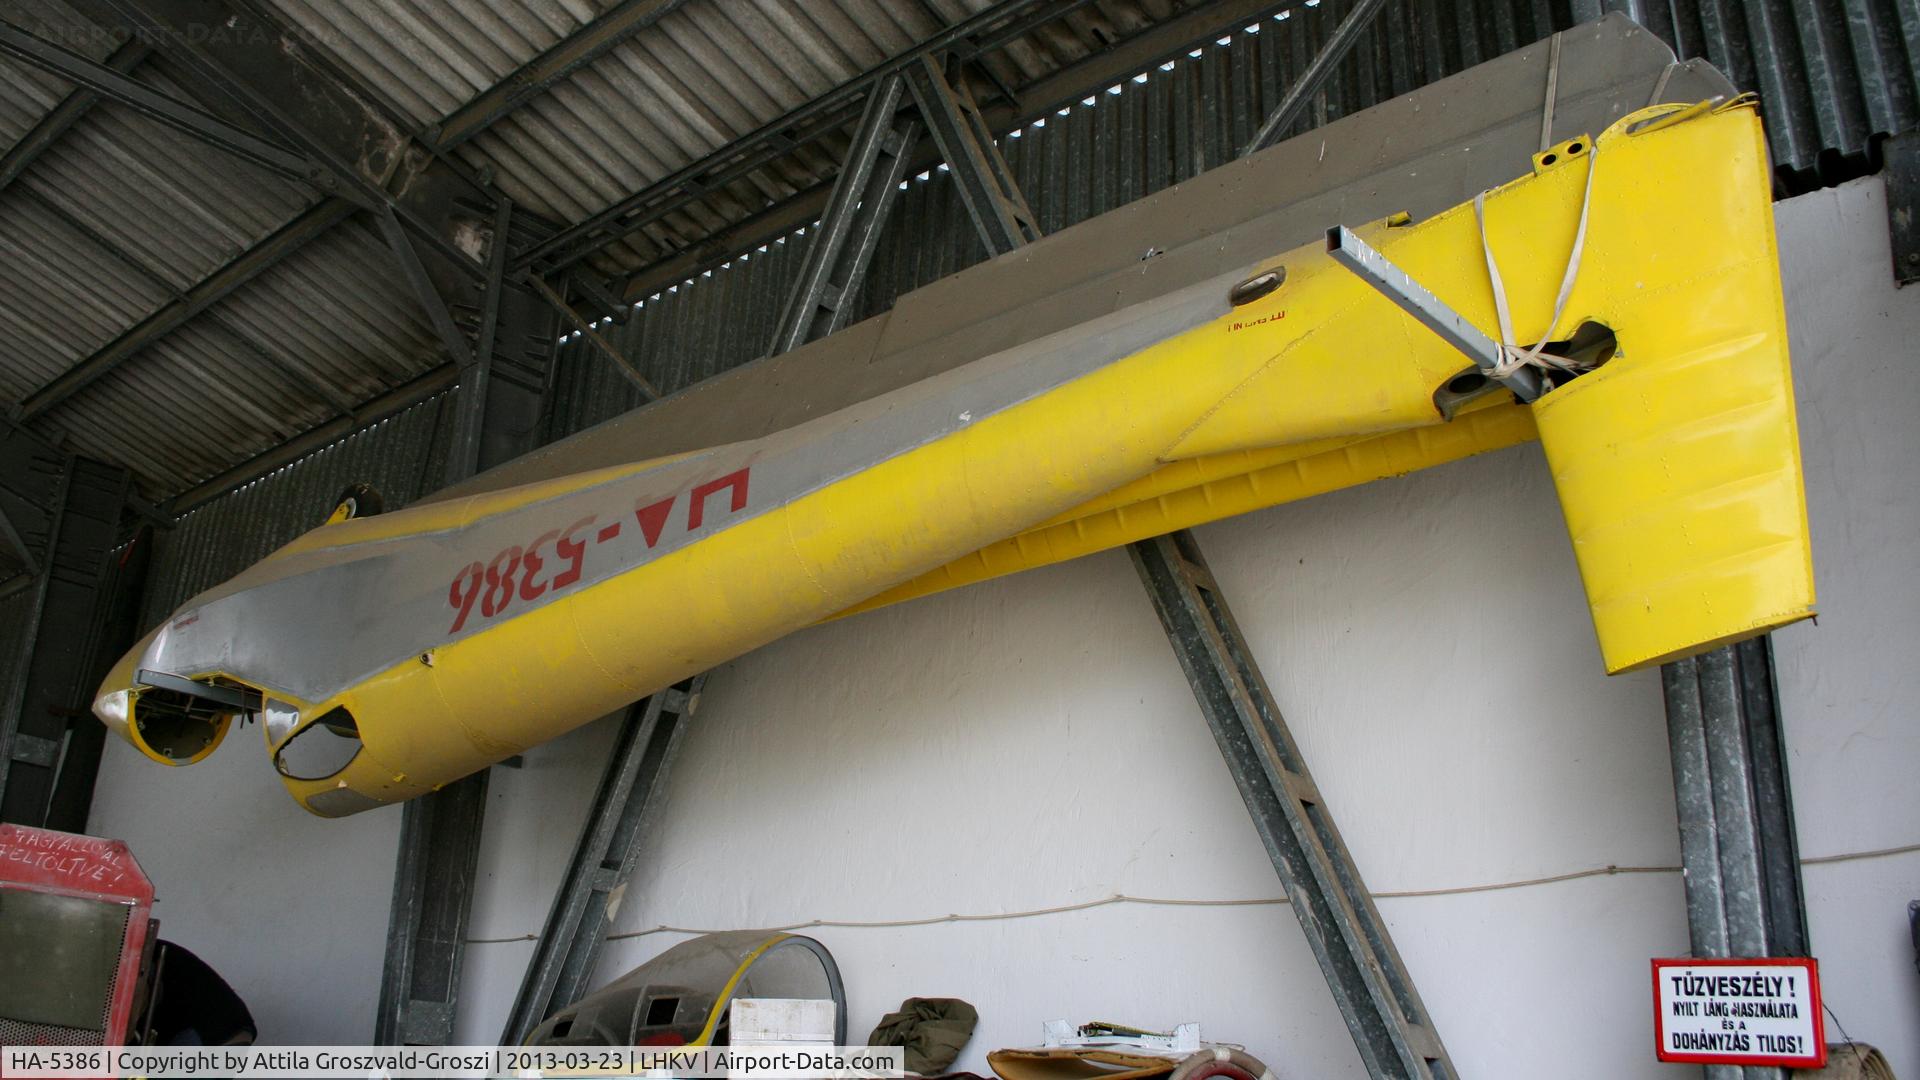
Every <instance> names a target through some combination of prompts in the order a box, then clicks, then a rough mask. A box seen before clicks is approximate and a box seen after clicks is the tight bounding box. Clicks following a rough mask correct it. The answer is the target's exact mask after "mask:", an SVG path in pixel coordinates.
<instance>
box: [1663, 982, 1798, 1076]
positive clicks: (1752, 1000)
mask: <svg viewBox="0 0 1920 1080" xmlns="http://www.w3.org/2000/svg"><path fill="white" fill-rule="evenodd" d="M1653 1033H1654V1039H1655V1046H1656V1052H1657V1054H1658V1056H1659V1058H1660V1060H1661V1061H1680V1062H1690V1063H1694V1064H1700V1065H1785V1066H1788V1067H1790V1068H1798V1069H1817V1068H1820V1067H1821V1066H1823V1065H1825V1064H1826V1063H1827V1038H1826V1026H1825V1025H1824V1024H1822V1023H1821V1022H1820V966H1819V963H1818V962H1817V961H1814V960H1811V959H1806V958H1801V957H1792V958H1789V957H1765V958H1761V959H1728V960H1692V959H1687V960H1655V961H1654V962H1653Z"/></svg>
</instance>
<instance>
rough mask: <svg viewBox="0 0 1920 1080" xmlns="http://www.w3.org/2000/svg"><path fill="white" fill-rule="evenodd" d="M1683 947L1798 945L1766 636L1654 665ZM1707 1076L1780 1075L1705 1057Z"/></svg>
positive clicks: (1795, 864) (1760, 949)
mask: <svg viewBox="0 0 1920 1080" xmlns="http://www.w3.org/2000/svg"><path fill="white" fill-rule="evenodd" d="M1660 676H1661V687H1662V690H1663V691H1664V693H1665V695H1666V703H1667V739H1668V743H1669V747H1670V749H1671V752H1672V755H1673V790H1674V802H1675V804H1676V808H1677V810H1678V814H1679V821H1680V859H1681V864H1682V865H1683V866H1684V867H1685V869H1686V894H1687V930H1688V933H1689V936H1690V937H1691V939H1692V942H1693V954H1694V955H1695V956H1701V957H1724V956H1806V955H1808V952H1809V945H1808V939H1807V918H1806V901H1805V899H1804V898H1803V896H1802V894H1801V887H1800V851H1799V844H1798V841H1797V839H1796V837H1795V833H1794V823H1793V795H1792V789H1791V786H1790V785H1789V783H1788V778H1787V755H1786V746H1785V742H1784V739H1783V737H1782V733H1781V727H1780V713H1779V709H1778V701H1779V698H1778V695H1777V694H1776V692H1775V689H1774V680H1773V646H1772V640H1771V639H1770V638H1767V637H1761V638H1755V639H1753V640H1751V641H1743V642H1741V643H1739V644H1737V645H1728V646H1725V647H1723V648H1719V649H1715V650H1713V651H1712V652H1709V653H1703V654H1702V655H1700V656H1696V657H1692V658H1690V659H1686V660H1678V661H1675V662H1673V663H1671V664H1667V665H1666V666H1665V667H1663V668H1661V671H1660ZM1706 1072H1707V1076H1708V1077H1709V1078H1710V1080H1739V1078H1742V1077H1744V1078H1745V1080H1784V1078H1785V1076H1786V1070H1784V1069H1780V1068H1761V1067H1747V1068H1744V1069H1743V1068H1742V1067H1740V1066H1724V1065H1714V1066H1708V1067H1707V1070H1706Z"/></svg>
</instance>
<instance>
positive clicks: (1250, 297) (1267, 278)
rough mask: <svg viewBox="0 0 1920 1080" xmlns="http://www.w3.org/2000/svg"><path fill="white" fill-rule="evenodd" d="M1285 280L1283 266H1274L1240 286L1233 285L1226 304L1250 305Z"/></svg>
mask: <svg viewBox="0 0 1920 1080" xmlns="http://www.w3.org/2000/svg"><path fill="white" fill-rule="evenodd" d="M1286 280H1287V268H1286V267H1284V266H1276V267H1274V268H1273V269H1271V270H1268V271H1266V272H1264V273H1260V274H1255V275H1253V276H1252V277H1250V278H1248V279H1247V280H1245V281H1243V282H1241V283H1240V284H1238V285H1235V286H1234V287H1233V290H1232V291H1231V292H1229V293H1227V302H1228V303H1231V304H1232V305H1233V306H1234V307H1241V306H1243V305H1246V304H1251V303H1253V302H1254V301H1255V300H1258V299H1260V298H1261V297H1263V296H1266V295H1268V294H1269V293H1271V292H1273V290H1275V289H1277V288H1279V287H1280V285H1281V283H1282V282H1284V281H1286Z"/></svg>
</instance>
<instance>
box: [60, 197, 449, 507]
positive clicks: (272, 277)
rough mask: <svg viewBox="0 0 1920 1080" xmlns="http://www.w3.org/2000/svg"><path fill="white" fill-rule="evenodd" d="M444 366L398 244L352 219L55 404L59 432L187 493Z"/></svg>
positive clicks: (163, 486)
mask: <svg viewBox="0 0 1920 1080" xmlns="http://www.w3.org/2000/svg"><path fill="white" fill-rule="evenodd" d="M440 362H441V360H440V351H439V344H438V341H437V339H435V337H434V336H433V331H432V329H431V328H430V327H428V326H427V324H426V320H425V319H424V317H422V315H421V314H420V309H419V306H418V303H417V301H415V299H414V297H413V293H412V292H411V290H410V289H409V288H408V286H407V283H406V281H405V280H404V279H403V278H402V277H401V275H400V273H399V271H398V269H397V268H395V267H394V265H393V260H392V258H391V257H390V256H389V254H388V252H387V249H386V247H385V245H384V244H383V243H382V242H381V241H380V239H379V238H378V237H377V236H374V235H373V234H372V232H371V229H370V227H369V226H366V225H364V224H361V223H350V224H348V225H346V226H343V227H341V228H338V229H335V230H334V231H332V232H330V233H329V234H327V235H326V236H323V237H321V238H320V239H319V240H316V241H314V242H313V243H312V244H311V245H309V246H308V247H307V248H306V249H304V250H302V251H301V252H299V253H298V254H296V255H294V256H293V257H291V258H289V259H287V260H286V261H285V262H282V263H281V264H279V265H278V266H275V267H274V268H272V269H271V270H269V271H267V272H266V273H265V274H263V275H261V277H260V278H258V279H256V280H255V281H254V282H252V283H251V284H250V285H249V287H248V288H246V289H244V290H242V291H241V292H239V293H237V294H235V295H234V296H233V297H231V298H230V299H228V300H227V301H226V302H224V303H223V304H222V305H221V306H220V307H219V308H218V309H217V310H216V312H215V313H214V317H213V318H211V319H201V320H197V321H195V322H193V323H190V324H189V325H188V326H186V327H184V328H182V329H181V330H178V331H175V332H174V333H172V334H169V335H167V336H166V337H164V338H162V339H161V340H160V342H159V343H158V344H156V345H154V346H152V347H150V348H148V349H146V350H143V351H142V352H141V353H140V354H139V355H137V356H135V357H133V358H132V359H130V360H128V361H127V362H126V363H125V364H124V365H122V366H121V367H120V368H119V369H118V370H117V371H115V372H114V374H113V376H112V377H111V378H105V379H101V380H99V381H97V382H95V383H93V384H92V385H90V386H88V387H87V388H86V389H84V390H82V391H81V392H80V393H78V394H76V395H74V397H72V398H71V399H69V400H68V401H67V402H65V403H63V404H62V405H61V406H59V407H58V408H56V409H55V410H54V411H53V412H52V413H51V414H50V415H49V416H48V417H47V419H46V428H47V430H49V431H58V432H61V433H63V434H65V435H66V436H67V438H68V439H69V441H70V445H71V446H72V447H73V448H74V449H76V450H81V451H82V452H89V453H95V454H99V455H101V456H104V457H106V458H108V459H109V460H114V461H120V462H124V463H125V464H127V465H128V466H129V467H131V468H133V469H134V471H135V472H136V473H137V474H138V475H139V476H140V477H141V478H143V479H145V480H147V481H149V482H150V484H151V485H152V486H154V487H155V488H156V489H158V490H162V491H178V490H180V489H182V488H185V487H189V486H191V485H192V484H194V483H196V482H198V481H200V480H202V479H205V478H206V477H208V476H211V475H213V474H215V473H218V472H220V471H222V470H224V469H226V468H228V467H230V466H231V465H233V464H234V462H236V461H243V460H246V459H247V458H249V457H252V456H254V455H255V454H259V453H261V452H262V451H265V450H269V449H271V448H273V447H275V446H278V445H279V444H280V443H282V442H285V441H286V440H287V439H290V438H292V437H293V436H295V435H298V434H300V433H301V432H303V431H306V430H308V429H310V428H313V427H316V426H318V425H320V424H322V423H324V422H326V421H328V420H331V419H332V418H333V417H334V416H336V415H338V413H339V410H338V409H336V408H334V407H332V406H331V405H329V404H328V403H327V402H326V400H325V399H324V398H323V397H321V396H319V392H318V391H317V390H316V387H315V384H316V383H319V384H321V385H323V386H326V387H330V388H331V389H332V390H333V392H335V393H337V394H338V395H340V396H342V397H344V398H345V399H346V400H348V401H351V402H358V401H363V400H365V399H367V398H370V397H373V396H375V395H377V394H379V393H380V392H381V391H383V390H386V389H388V388H390V387H391V386H394V385H397V384H399V383H402V382H405V381H407V380H408V379H410V378H412V377H413V376H415V375H417V374H419V373H421V372H423V371H425V370H427V369H429V368H432V367H434V366H436V365H437V364H439V363H440Z"/></svg>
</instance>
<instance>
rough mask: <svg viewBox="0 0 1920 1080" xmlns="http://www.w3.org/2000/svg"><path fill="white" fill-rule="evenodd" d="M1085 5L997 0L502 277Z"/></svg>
mask: <svg viewBox="0 0 1920 1080" xmlns="http://www.w3.org/2000/svg"><path fill="white" fill-rule="evenodd" d="M1089 2H1090V0H1003V2H1002V3H998V4H995V5H993V6H991V7H989V8H988V9H986V10H985V11H983V12H981V13H979V14H977V15H975V16H973V17H972V18H969V19H967V20H965V21H963V22H960V23H956V24H954V25H953V26H950V27H948V28H946V29H945V30H942V31H941V32H940V33H938V34H935V35H934V36H933V37H931V38H928V39H927V40H926V41H923V42H921V43H919V44H917V45H915V46H913V47H912V48H910V49H908V50H906V51H905V52H902V53H900V54H899V55H897V56H894V57H891V58H890V59H888V60H886V61H885V62H883V63H881V64H879V65H877V66H876V67H873V68H871V69H869V70H868V71H866V72H864V73H862V74H860V75H858V76H855V77H854V78H852V79H850V80H848V81H847V82H845V83H842V84H841V85H840V86H838V87H836V88H834V89H833V90H830V91H828V92H827V93H825V94H823V95H821V96H820V97H817V98H815V99H813V100H812V101H809V102H807V103H806V104H805V105H801V106H800V107H798V108H796V109H793V110H792V111H790V112H788V113H787V114H786V115H784V116H782V117H780V118H778V119H776V120H773V121H771V122H769V123H767V124H764V125H762V126H761V127H760V128H758V129H756V130H755V131H753V132H750V133H749V134H747V135H745V136H742V137H741V138H739V139H735V140H734V141H732V142H730V143H728V144H727V145H726V146H724V147H722V148H720V149H719V150H716V151H714V152H713V153H711V154H709V155H707V156H706V157H703V158H701V159H700V160H698V161H695V162H693V163H692V164H690V165H687V166H686V167H684V168H681V169H679V170H677V171H675V172H674V173H672V174H671V175H669V176H667V177H664V178H662V179H661V180H659V181H656V182H655V183H653V184H650V185H648V186H647V187H646V188H644V189H642V190H641V191H639V192H636V193H634V194H633V195H630V196H628V197H627V198H625V199H622V200H620V201H619V202H617V203H615V204H613V205H612V206H609V207H607V208H606V209H605V210H602V211H600V212H598V213H596V214H594V215H593V216H591V217H589V218H587V219H586V220H585V221H582V222H580V223H579V224H577V225H574V226H571V227H569V228H567V229H565V230H563V231H561V232H559V233H557V234H555V235H554V236H552V237H550V238H548V239H546V240H544V241H542V242H541V243H539V244H537V245H535V246H533V247H532V248H530V249H528V250H527V251H526V252H524V253H522V254H519V255H517V256H516V257H515V259H514V262H513V265H512V267H511V268H510V272H509V276H513V275H516V274H518V273H519V272H521V271H524V270H527V269H529V268H534V267H538V268H539V270H540V272H541V273H543V274H553V273H556V272H558V271H560V270H563V269H566V268H567V267H569V266H572V265H573V264H574V263H576V262H579V261H580V260H581V259H584V258H586V257H587V256H588V255H590V254H592V253H593V252H595V251H597V250H599V249H600V248H602V247H605V246H606V245H608V244H611V243H614V242H616V241H618V240H620V239H621V238H622V237H625V236H628V235H630V234H632V233H633V232H635V231H637V230H639V229H641V228H642V227H644V226H646V225H648V224H651V223H652V222H655V221H658V220H660V219H661V218H662V217H665V216H666V215H667V214H669V213H672V212H673V211H674V210H676V209H678V208H679V207H681V206H683V205H685V204H686V203H687V202H689V201H691V200H693V199H698V198H702V197H705V196H707V195H710V194H713V193H715V192H717V191H720V190H722V189H724V188H726V187H727V185H729V184H731V183H733V182H734V181H736V180H739V179H742V178H743V177H745V176H747V175H749V174H751V173H753V172H754V171H755V170H757V169H760V168H762V167H764V166H765V165H767V164H768V163H769V162H771V161H773V160H774V159H776V158H779V157H783V156H785V155H786V154H788V153H790V152H791V151H792V150H793V148H794V147H795V146H797V145H801V144H804V143H809V142H812V141H814V140H816V139H819V138H821V137H823V136H825V135H827V134H830V133H832V132H835V131H839V130H841V129H843V128H845V127H846V126H847V125H848V124H850V123H852V122H853V120H854V119H855V117H856V115H857V114H858V111H859V106H860V102H861V101H862V100H863V99H864V98H865V96H866V95H867V93H868V92H869V91H870V90H871V89H872V88H873V86H874V85H876V84H877V83H879V82H880V80H882V79H885V78H886V77H887V76H889V75H893V74H897V73H900V72H903V71H905V70H906V69H907V68H908V67H910V66H911V65H913V64H915V63H918V62H919V61H920V59H921V58H922V57H926V56H939V55H944V54H947V53H949V52H951V53H953V54H955V55H956V56H958V57H959V58H960V59H962V60H967V59H971V58H973V57H976V56H980V55H983V54H985V53H988V52H991V51H993V50H995V49H998V48H1000V47H1002V46H1004V45H1006V44H1007V43H1008V42H1009V41H1012V40H1014V39H1016V38H1019V37H1021V36H1023V35H1025V34H1027V33H1030V32H1032V31H1033V30H1034V29H1035V28H1037V27H1040V26H1044V25H1045V24H1047V23H1049V22H1052V21H1054V20H1056V19H1058V18H1060V17H1062V16H1064V15H1066V14H1067V13H1069V12H1071V11H1073V10H1075V9H1076V8H1079V7H1081V6H1083V5H1085V4H1086V3H1089Z"/></svg>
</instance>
